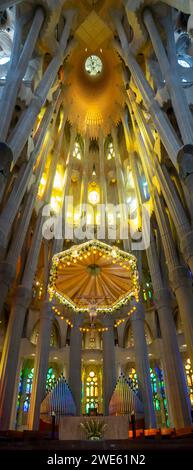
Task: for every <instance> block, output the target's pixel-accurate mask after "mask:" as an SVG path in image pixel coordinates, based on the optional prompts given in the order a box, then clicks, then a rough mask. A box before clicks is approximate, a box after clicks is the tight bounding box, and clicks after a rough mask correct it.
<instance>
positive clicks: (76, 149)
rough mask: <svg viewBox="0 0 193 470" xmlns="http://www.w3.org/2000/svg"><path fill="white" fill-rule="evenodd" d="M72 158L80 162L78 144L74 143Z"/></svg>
mask: <svg viewBox="0 0 193 470" xmlns="http://www.w3.org/2000/svg"><path fill="white" fill-rule="evenodd" d="M73 157H74V158H76V159H77V160H81V158H82V156H81V148H80V144H79V142H75V144H74V150H73Z"/></svg>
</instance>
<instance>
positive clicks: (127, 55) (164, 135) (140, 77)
mask: <svg viewBox="0 0 193 470" xmlns="http://www.w3.org/2000/svg"><path fill="white" fill-rule="evenodd" d="M114 23H115V25H116V27H117V31H118V34H119V37H120V40H121V44H122V48H120V45H119V44H118V43H117V42H116V41H115V42H114V46H115V48H117V50H118V52H119V54H120V55H121V56H122V57H123V59H124V61H125V63H126V65H127V66H128V68H129V70H130V72H131V74H132V77H133V79H134V82H135V84H136V86H137V87H138V88H139V91H140V93H141V96H142V98H143V101H144V104H145V107H146V109H147V110H148V111H149V113H150V115H151V116H152V119H153V122H154V125H155V128H156V130H157V132H158V133H159V135H160V138H161V140H162V142H163V145H164V147H165V149H166V151H167V153H168V155H169V157H170V159H171V161H172V163H173V164H174V166H175V167H176V168H178V165H177V156H178V152H179V150H180V149H181V146H182V144H181V142H180V140H179V139H178V136H177V134H176V132H175V130H174V128H173V127H172V126H171V123H170V121H169V118H168V117H167V115H166V114H165V113H164V111H162V109H161V108H160V106H159V104H158V102H157V101H156V100H155V95H154V92H153V90H152V88H151V86H150V85H149V83H148V81H147V80H146V78H145V76H144V73H143V71H142V69H141V67H140V65H139V64H138V62H137V60H136V58H135V57H134V55H133V53H132V52H131V50H130V48H129V44H128V41H127V37H126V34H125V32H124V29H123V27H122V24H121V21H120V19H119V18H118V17H115V16H114Z"/></svg>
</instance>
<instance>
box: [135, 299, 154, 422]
mask: <svg viewBox="0 0 193 470" xmlns="http://www.w3.org/2000/svg"><path fill="white" fill-rule="evenodd" d="M130 319H131V327H132V331H133V337H134V352H135V363H136V371H137V376H138V383H139V392H140V395H141V398H142V402H143V405H144V417H145V427H146V428H147V429H148V428H156V418H155V411H154V406H153V394H152V388H151V378H150V370H149V369H150V364H149V358H148V351H147V344H146V339H145V327H144V319H145V315H144V311H143V307H142V304H141V303H138V304H137V309H136V311H135V312H134V313H132V315H131V316H130Z"/></svg>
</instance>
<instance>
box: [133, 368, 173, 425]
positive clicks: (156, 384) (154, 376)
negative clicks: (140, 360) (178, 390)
mask: <svg viewBox="0 0 193 470" xmlns="http://www.w3.org/2000/svg"><path fill="white" fill-rule="evenodd" d="M150 377H151V387H152V392H153V402H154V408H155V410H156V411H157V412H161V402H160V400H162V402H163V407H164V412H165V419H166V424H167V426H169V419H168V408H167V400H166V395H165V386H164V380H163V372H162V370H161V369H160V368H158V367H156V368H155V371H154V370H153V369H152V368H150ZM129 379H130V380H131V385H130V386H131V387H132V389H133V390H134V391H136V392H137V391H138V378H137V373H136V369H135V368H132V369H131V371H130V373H129ZM158 388H159V393H158Z"/></svg>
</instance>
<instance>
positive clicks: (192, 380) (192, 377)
mask: <svg viewBox="0 0 193 470" xmlns="http://www.w3.org/2000/svg"><path fill="white" fill-rule="evenodd" d="M185 371H186V378H187V384H188V391H189V395H190V401H191V404H192V405H193V369H192V366H191V362H190V359H189V358H188V359H187V361H186V363H185Z"/></svg>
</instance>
